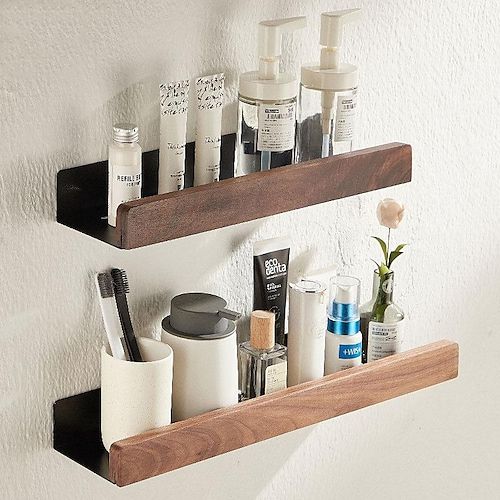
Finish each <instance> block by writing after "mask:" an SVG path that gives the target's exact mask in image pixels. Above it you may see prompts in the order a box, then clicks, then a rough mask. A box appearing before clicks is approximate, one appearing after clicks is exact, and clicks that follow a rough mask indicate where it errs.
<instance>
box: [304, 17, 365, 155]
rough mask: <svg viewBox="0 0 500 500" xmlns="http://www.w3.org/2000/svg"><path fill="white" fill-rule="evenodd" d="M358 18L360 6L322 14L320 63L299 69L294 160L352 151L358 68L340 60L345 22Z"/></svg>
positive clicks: (351, 21) (354, 20)
mask: <svg viewBox="0 0 500 500" xmlns="http://www.w3.org/2000/svg"><path fill="white" fill-rule="evenodd" d="M360 18H361V9H349V10H339V11H335V12H325V13H323V14H321V31H320V40H319V43H320V45H321V46H322V48H321V57H320V63H319V65H317V64H307V65H304V66H302V68H301V77H300V94H299V109H298V113H297V115H298V116H297V144H296V149H295V161H296V162H301V161H307V160H313V159H315V158H326V157H327V156H332V155H335V154H339V153H346V152H349V151H351V150H352V140H353V136H354V132H355V122H356V111H357V94H358V68H357V67H356V66H354V65H352V64H348V63H341V62H340V54H339V49H340V47H341V45H342V36H343V30H344V25H345V24H348V23H353V22H356V21H358V20H359V19H360Z"/></svg>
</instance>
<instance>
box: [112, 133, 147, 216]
mask: <svg viewBox="0 0 500 500" xmlns="http://www.w3.org/2000/svg"><path fill="white" fill-rule="evenodd" d="M138 140H139V128H138V127H137V125H134V124H132V123H117V124H116V125H113V142H112V143H111V144H110V145H109V156H108V181H109V182H108V224H109V225H110V226H116V211H117V209H118V206H119V205H120V204H121V203H125V202H127V201H132V200H137V199H139V198H140V197H141V187H142V149H141V146H139V143H138V142H137V141H138Z"/></svg>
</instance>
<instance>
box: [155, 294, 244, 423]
mask: <svg viewBox="0 0 500 500" xmlns="http://www.w3.org/2000/svg"><path fill="white" fill-rule="evenodd" d="M226 305H227V302H226V301H225V300H224V299H223V298H221V297H218V296H217V295H211V294H208V293H184V294H182V295H177V296H175V297H174V298H173V299H172V301H171V303H170V315H169V316H167V317H166V318H164V320H163V322H162V335H161V340H162V342H164V343H166V344H168V345H169V346H170V347H171V348H172V350H173V351H174V381H173V388H172V416H173V420H174V421H178V420H184V419H186V418H189V417H193V416H195V415H199V414H201V413H205V412H207V411H211V410H215V409H216V408H223V407H225V406H230V405H233V404H236V403H237V402H238V360H237V343H236V323H235V321H236V320H237V319H238V318H239V317H240V316H241V315H240V314H239V313H237V312H234V311H230V310H229V309H226Z"/></svg>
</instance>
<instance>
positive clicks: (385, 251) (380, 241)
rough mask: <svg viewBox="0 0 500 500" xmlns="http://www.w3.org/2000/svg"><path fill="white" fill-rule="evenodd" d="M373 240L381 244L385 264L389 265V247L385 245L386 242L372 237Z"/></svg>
mask: <svg viewBox="0 0 500 500" xmlns="http://www.w3.org/2000/svg"><path fill="white" fill-rule="evenodd" d="M372 238H373V239H375V240H377V241H378V242H379V245H380V248H382V253H383V254H384V259H385V262H386V264H387V245H386V244H385V241H384V240H383V239H382V238H378V237H377V236H372Z"/></svg>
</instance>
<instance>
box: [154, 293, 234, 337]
mask: <svg viewBox="0 0 500 500" xmlns="http://www.w3.org/2000/svg"><path fill="white" fill-rule="evenodd" d="M226 305H227V302H226V301H225V300H224V299H223V298H222V297H218V296H217V295H211V294H209V293H183V294H182V295H176V296H175V297H174V298H173V299H172V301H171V303H170V316H167V317H166V318H164V319H163V321H162V324H161V326H162V328H163V329H164V330H165V331H166V332H168V333H171V334H172V335H176V336H177V337H184V338H190V339H198V340H212V339H219V338H224V337H228V336H229V335H231V334H232V333H233V332H234V330H235V324H234V321H235V320H237V319H238V318H239V317H240V316H241V314H240V313H237V312H234V311H231V310H229V309H226Z"/></svg>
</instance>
